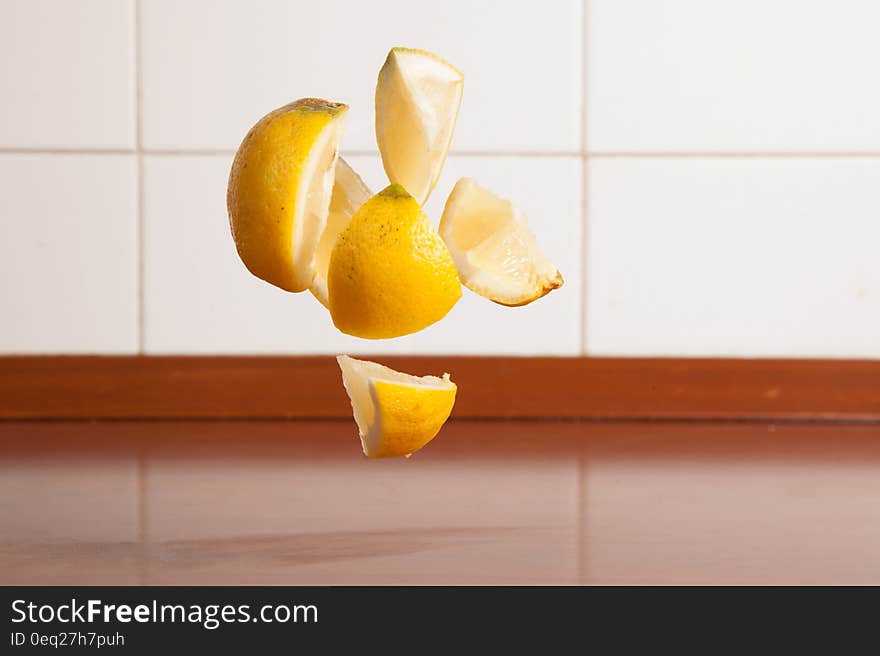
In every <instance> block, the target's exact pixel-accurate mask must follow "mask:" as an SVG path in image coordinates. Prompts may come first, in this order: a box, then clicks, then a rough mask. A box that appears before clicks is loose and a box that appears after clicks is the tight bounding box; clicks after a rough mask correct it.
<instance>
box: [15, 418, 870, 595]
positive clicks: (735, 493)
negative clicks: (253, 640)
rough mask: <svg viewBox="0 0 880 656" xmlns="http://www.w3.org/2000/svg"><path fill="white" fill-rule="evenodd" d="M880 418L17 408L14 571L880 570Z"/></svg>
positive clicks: (281, 580) (533, 578)
mask: <svg viewBox="0 0 880 656" xmlns="http://www.w3.org/2000/svg"><path fill="white" fill-rule="evenodd" d="M877 554H880V425H877V424H869V423H863V424H816V423H810V424H795V423H766V422H726V423H718V422H715V423H712V422H659V423H652V422H589V421H588V422H575V421H569V422H560V421H462V420H459V421H453V422H452V423H450V424H449V425H448V426H447V427H446V428H445V429H444V430H443V432H442V433H441V434H440V435H439V436H438V438H437V439H436V440H435V441H434V442H433V443H432V444H430V445H429V446H428V447H427V448H426V449H424V450H423V451H421V452H419V453H417V454H415V455H414V456H413V457H412V458H411V459H409V460H391V461H370V460H367V459H365V458H364V457H363V456H362V455H361V454H360V447H359V443H358V439H357V435H356V430H355V427H354V424H353V423H352V422H351V421H350V420H345V421H288V422H283V421H225V422H224V421H215V422H197V421H188V422H187V421H182V422H162V421H136V422H127V421H113V422H5V423H0V583H5V584H12V583H32V584H36V583H57V584H61V583H74V584H87V583H93V584H99V583H132V584H140V583H155V584H175V583H205V584H222V583H231V584H239V583H241V584H243V583H254V584H307V583H308V584H336V583H339V584H341V583H353V584H362V583H378V584H389V583H415V584H423V583H473V584H480V583H563V584H572V583H880V558H878V556H877Z"/></svg>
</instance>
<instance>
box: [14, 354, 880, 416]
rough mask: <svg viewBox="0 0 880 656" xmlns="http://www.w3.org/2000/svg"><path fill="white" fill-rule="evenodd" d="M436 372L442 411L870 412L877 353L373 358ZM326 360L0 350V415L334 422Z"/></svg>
mask: <svg viewBox="0 0 880 656" xmlns="http://www.w3.org/2000/svg"><path fill="white" fill-rule="evenodd" d="M375 359H376V360H378V361H380V362H383V363H384V364H387V365H389V366H391V367H394V368H395V369H400V370H402V371H407V372H411V373H415V374H426V373H433V374H441V373H443V372H444V371H448V372H450V373H451V374H452V379H453V380H454V381H455V382H456V383H458V385H459V395H458V401H457V404H456V407H455V411H454V416H457V417H471V418H513V417H518V418H526V417H535V418H550V417H564V418H572V419H577V418H585V419H590V418H629V419H632V418H683V419H703V418H724V419H763V418H769V419H791V420H838V419H839V420H866V421H880V361H856V360H847V361H843V360H732V359H664V358H546V357H542V358H513V357H440V356H430V357H384V356H377V357H376V358H375ZM350 413H351V408H350V406H349V402H348V398H347V397H346V395H345V392H344V390H343V388H342V383H341V381H340V376H339V370H338V368H337V366H336V362H335V360H334V358H333V357H330V356H321V357H176V356H174V357H164V356H163V357H138V356H131V357H127V356H126V357H101V356H45V357H33V356H10V357H0V419H53V418H75V419H125V418H156V419H185V418H242V419H244V418H336V417H346V418H348V417H350V416H351V414H350Z"/></svg>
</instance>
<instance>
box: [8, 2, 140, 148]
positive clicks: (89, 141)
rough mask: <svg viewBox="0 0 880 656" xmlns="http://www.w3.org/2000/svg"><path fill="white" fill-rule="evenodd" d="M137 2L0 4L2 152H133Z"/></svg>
mask: <svg viewBox="0 0 880 656" xmlns="http://www.w3.org/2000/svg"><path fill="white" fill-rule="evenodd" d="M134 86H135V85H134V11H133V2H132V1H131V0H76V1H74V0H0V88H2V89H3V102H2V103H0V147H4V148H24V149H29V148H57V149H75V148H87V149H99V148H131V147H133V146H134V140H135V122H134V105H135V102H134Z"/></svg>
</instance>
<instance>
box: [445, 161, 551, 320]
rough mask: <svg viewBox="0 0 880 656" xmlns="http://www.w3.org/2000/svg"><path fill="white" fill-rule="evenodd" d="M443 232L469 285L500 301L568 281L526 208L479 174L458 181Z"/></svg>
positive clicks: (529, 296) (534, 295)
mask: <svg viewBox="0 0 880 656" xmlns="http://www.w3.org/2000/svg"><path fill="white" fill-rule="evenodd" d="M440 235H441V236H442V237H443V240H444V241H445V242H446V245H447V246H448V247H449V251H450V253H452V257H453V259H454V260H455V265H456V267H457V268H458V274H459V276H460V277H461V281H462V282H463V283H464V284H465V286H467V287H468V288H469V289H471V290H473V291H475V292H476V293H477V294H479V295H480V296H484V297H485V298H488V299H490V300H492V301H495V302H496V303H500V304H501V305H526V304H527V303H531V302H532V301H534V300H536V299H538V298H541V297H542V296H544V295H545V294H547V293H549V292H550V291H552V290H554V289H556V288H557V287H561V286H562V283H563V280H562V275H561V274H560V273H559V271H558V270H557V269H556V266H555V265H554V264H553V263H552V262H550V261H549V260H547V259H546V258H545V257H544V256H543V255H542V254H541V251H540V249H539V248H538V244H537V242H536V241H535V236H534V235H533V234H532V231H531V230H530V229H529V226H528V223H527V222H526V217H525V216H524V215H523V213H522V212H520V211H519V210H518V209H516V208H515V207H514V206H513V204H512V203H511V202H510V201H507V200H503V199H501V198H499V197H498V196H496V195H495V194H493V193H492V192H491V191H489V190H488V189H484V188H483V187H481V186H479V185H478V184H477V183H476V182H474V181H473V180H470V179H468V178H462V179H461V180H459V181H458V182H457V183H456V184H455V187H454V188H453V190H452V193H451V194H449V198H448V199H447V200H446V207H445V208H444V210H443V218H442V219H441V220H440Z"/></svg>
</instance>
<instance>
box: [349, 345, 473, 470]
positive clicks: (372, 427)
mask: <svg viewBox="0 0 880 656" xmlns="http://www.w3.org/2000/svg"><path fill="white" fill-rule="evenodd" d="M336 361H337V362H338V363H339V368H340V369H342V383H343V385H345V391H346V392H348V396H349V398H350V399H351V407H352V409H353V410H354V420H355V422H356V423H357V426H358V432H359V433H360V436H361V445H362V446H363V449H364V453H365V454H366V455H367V456H368V457H370V458H385V457H389V456H408V455H410V454H411V453H414V452H415V451H418V450H419V449H421V448H422V447H423V446H425V445H426V444H427V443H428V442H430V441H431V440H432V439H434V436H435V435H437V433H438V432H439V431H440V428H441V427H442V426H443V424H444V422H445V421H446V420H447V419H448V418H449V413H451V412H452V406H453V405H454V404H455V393H456V390H457V389H458V388H457V387H456V385H455V383H453V382H452V381H451V380H449V374H443V378H437V377H436V376H422V377H419V376H410V375H409V374H404V373H400V372H398V371H394V370H393V369H389V368H388V367H385V366H383V365H381V364H378V363H376V362H368V361H366V360H355V359H354V358H350V357H348V356H347V355H340V356H339V357H337V358H336Z"/></svg>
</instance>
